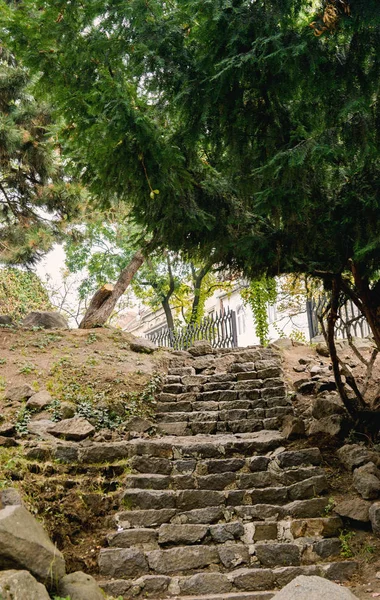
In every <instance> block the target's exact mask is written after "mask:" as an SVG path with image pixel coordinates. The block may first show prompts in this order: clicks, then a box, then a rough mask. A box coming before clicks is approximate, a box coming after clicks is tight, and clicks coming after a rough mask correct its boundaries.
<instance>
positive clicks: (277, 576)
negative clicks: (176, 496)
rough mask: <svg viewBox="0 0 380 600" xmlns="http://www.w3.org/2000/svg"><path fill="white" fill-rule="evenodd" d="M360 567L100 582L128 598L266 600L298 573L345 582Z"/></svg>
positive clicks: (328, 565)
mask: <svg viewBox="0 0 380 600" xmlns="http://www.w3.org/2000/svg"><path fill="white" fill-rule="evenodd" d="M357 568H358V563H357V562H356V561H341V562H340V563H336V562H332V563H331V562H327V563H326V562H322V563H319V564H316V565H299V566H285V567H277V568H273V569H269V568H257V567H256V568H250V567H244V566H243V567H238V568H236V569H234V570H232V571H231V572H230V573H228V572H226V573H221V572H199V573H196V574H193V575H189V576H167V575H142V576H141V577H139V578H138V579H135V580H128V579H127V580H125V579H115V580H114V581H111V582H107V581H103V582H100V585H101V587H102V588H103V589H104V591H105V592H106V593H108V594H111V593H113V594H115V593H120V592H122V593H123V597H124V598H126V599H131V598H136V597H139V596H140V595H141V596H143V597H144V598H146V597H148V598H152V600H153V599H154V600H157V598H162V597H164V599H165V600H169V599H170V600H179V599H181V600H209V599H215V600H216V599H225V600H237V599H240V598H241V599H244V600H245V599H247V600H267V599H269V598H272V597H273V595H274V594H275V591H276V590H278V589H279V588H282V587H283V586H284V585H287V584H288V583H289V582H290V581H292V579H294V578H295V577H298V576H299V575H306V576H311V575H318V576H322V577H326V578H327V579H339V581H345V580H347V579H349V578H350V577H351V576H352V575H353V574H354V573H355V571H356V570H357ZM266 590H270V591H266ZM305 600H306V599H305Z"/></svg>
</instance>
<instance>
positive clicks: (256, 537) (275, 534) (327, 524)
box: [107, 517, 343, 548]
mask: <svg viewBox="0 0 380 600" xmlns="http://www.w3.org/2000/svg"><path fill="white" fill-rule="evenodd" d="M342 527H343V523H342V521H341V519H340V518H339V517H319V518H311V519H294V520H292V521H289V520H283V521H278V522H276V521H269V520H267V521H251V522H246V523H242V522H241V521H237V520H235V521H230V522H229V523H218V524H215V525H208V524H172V523H164V524H162V525H160V527H159V528H158V529H156V530H155V529H152V528H135V529H124V530H121V531H117V532H115V533H111V534H109V535H108V536H107V541H108V545H109V546H110V547H118V548H130V547H131V546H135V545H136V546H141V545H153V546H156V547H157V548H158V545H160V546H173V545H176V544H182V545H192V544H197V543H201V542H202V543H203V544H207V543H219V544H222V543H225V542H233V541H239V540H240V541H241V542H243V543H247V544H254V543H257V542H262V541H268V540H272V541H273V540H274V541H279V542H292V541H294V540H297V539H299V538H318V537H319V538H331V537H336V536H337V535H339V531H340V529H341V528H342Z"/></svg>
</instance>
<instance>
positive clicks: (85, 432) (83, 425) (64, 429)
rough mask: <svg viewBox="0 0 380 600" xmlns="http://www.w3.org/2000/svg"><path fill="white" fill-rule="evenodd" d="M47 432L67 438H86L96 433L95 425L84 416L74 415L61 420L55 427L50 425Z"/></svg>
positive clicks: (77, 439)
mask: <svg viewBox="0 0 380 600" xmlns="http://www.w3.org/2000/svg"><path fill="white" fill-rule="evenodd" d="M47 433H50V434H51V435H54V436H55V437H59V438H64V439H66V440H74V441H79V440H84V439H85V438H87V437H89V436H90V435H93V434H94V433H95V427H93V425H91V423H89V422H88V421H87V419H84V418H83V417H73V418H72V419H64V420H63V421H59V423H56V424H55V425H54V426H53V427H49V429H48V430H47Z"/></svg>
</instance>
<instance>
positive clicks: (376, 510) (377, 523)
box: [369, 502, 380, 535]
mask: <svg viewBox="0 0 380 600" xmlns="http://www.w3.org/2000/svg"><path fill="white" fill-rule="evenodd" d="M369 520H370V521H371V525H372V530H373V533H376V535H380V502H374V504H372V506H371V508H370V509H369Z"/></svg>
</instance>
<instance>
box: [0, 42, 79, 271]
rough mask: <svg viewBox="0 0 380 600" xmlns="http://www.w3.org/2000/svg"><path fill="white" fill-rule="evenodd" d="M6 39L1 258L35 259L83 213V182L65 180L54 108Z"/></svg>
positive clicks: (0, 50)
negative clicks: (39, 96)
mask: <svg viewBox="0 0 380 600" xmlns="http://www.w3.org/2000/svg"><path fill="white" fill-rule="evenodd" d="M30 88H31V81H30V76H29V74H28V72H27V70H26V69H25V68H23V67H22V66H21V65H20V64H19V63H17V61H16V60H15V58H14V56H13V55H12V54H11V53H10V52H9V51H7V50H6V48H4V46H3V45H2V44H1V42H0V261H1V262H3V263H8V264H17V263H20V264H28V263H29V264H32V263H33V262H35V261H36V260H37V259H38V258H40V257H41V255H42V254H43V253H45V252H47V251H48V250H49V249H50V248H51V246H52V243H53V241H54V239H56V237H57V236H58V235H60V233H61V232H62V230H63V228H64V226H65V224H66V222H67V221H68V220H69V219H70V218H72V217H73V216H74V215H76V214H77V213H78V195H79V189H78V187H77V186H75V185H72V184H70V183H68V182H65V181H63V179H62V177H63V173H62V165H60V161H59V156H58V155H57V145H56V144H55V143H54V142H53V140H52V138H51V133H50V131H49V129H50V127H51V124H52V123H51V110H50V108H49V106H48V105H47V104H46V103H43V102H37V101H36V100H35V99H34V98H33V96H31V93H30Z"/></svg>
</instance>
